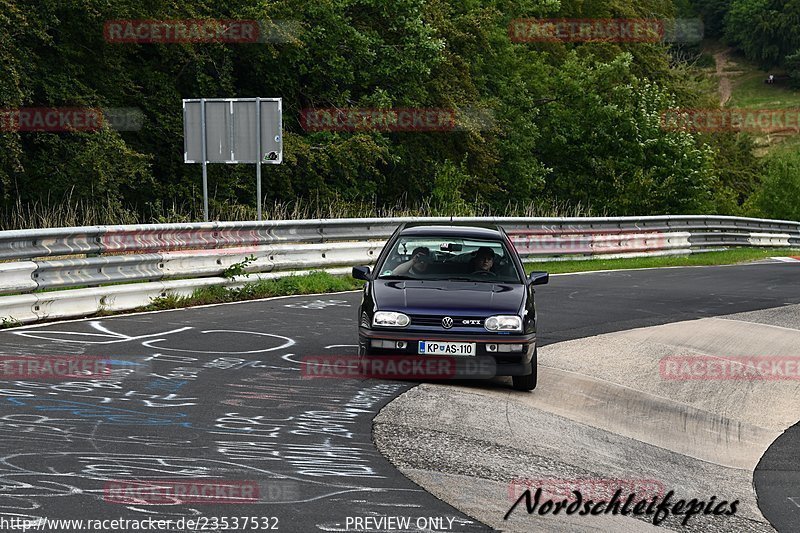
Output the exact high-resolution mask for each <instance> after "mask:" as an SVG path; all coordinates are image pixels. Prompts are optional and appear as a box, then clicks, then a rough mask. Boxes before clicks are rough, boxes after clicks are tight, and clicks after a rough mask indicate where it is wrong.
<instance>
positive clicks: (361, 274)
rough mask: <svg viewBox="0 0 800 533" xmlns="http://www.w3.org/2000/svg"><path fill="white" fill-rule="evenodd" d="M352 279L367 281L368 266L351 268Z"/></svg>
mask: <svg viewBox="0 0 800 533" xmlns="http://www.w3.org/2000/svg"><path fill="white" fill-rule="evenodd" d="M353 277H354V278H355V279H363V280H364V281H369V267H368V266H357V267H353Z"/></svg>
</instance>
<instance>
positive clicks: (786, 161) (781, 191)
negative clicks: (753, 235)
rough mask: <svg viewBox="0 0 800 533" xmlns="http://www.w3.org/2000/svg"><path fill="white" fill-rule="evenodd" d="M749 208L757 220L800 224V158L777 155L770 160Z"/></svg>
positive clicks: (789, 153)
mask: <svg viewBox="0 0 800 533" xmlns="http://www.w3.org/2000/svg"><path fill="white" fill-rule="evenodd" d="M748 207H749V209H748V211H749V213H750V214H751V215H753V216H762V217H766V218H777V219H782V220H800V154H798V153H796V152H777V153H775V154H773V155H771V156H769V158H768V159H767V160H766V165H765V167H764V179H763V181H762V183H761V187H760V188H759V189H758V190H757V191H756V192H755V194H753V196H752V198H751V199H750V202H748Z"/></svg>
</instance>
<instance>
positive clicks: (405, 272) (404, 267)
mask: <svg viewBox="0 0 800 533" xmlns="http://www.w3.org/2000/svg"><path fill="white" fill-rule="evenodd" d="M378 272H379V275H378V279H422V280H442V281H445V280H450V281H475V282H487V283H497V282H503V283H521V282H522V281H521V279H520V277H519V273H518V272H517V269H516V267H515V266H514V262H513V260H512V258H511V255H510V254H509V251H508V249H507V248H506V246H505V244H504V243H503V242H501V241H492V240H474V239H454V238H452V237H437V236H431V235H426V236H409V237H402V236H401V237H400V238H399V239H398V240H397V242H396V243H395V244H394V245H393V246H392V249H391V250H390V251H389V255H388V256H387V257H386V260H385V261H384V262H383V264H382V265H381V266H380V268H379V269H378Z"/></svg>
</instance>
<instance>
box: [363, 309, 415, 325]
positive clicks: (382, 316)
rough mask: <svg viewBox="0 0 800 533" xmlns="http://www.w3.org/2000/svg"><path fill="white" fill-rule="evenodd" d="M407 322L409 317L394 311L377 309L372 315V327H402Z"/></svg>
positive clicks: (409, 320)
mask: <svg viewBox="0 0 800 533" xmlns="http://www.w3.org/2000/svg"><path fill="white" fill-rule="evenodd" d="M409 322H411V319H410V318H408V316H406V315H404V314H403V313H395V312H394V311H377V312H376V313H375V315H374V316H373V317H372V325H373V327H374V326H383V327H392V328H404V327H406V326H407V325H408V324H409Z"/></svg>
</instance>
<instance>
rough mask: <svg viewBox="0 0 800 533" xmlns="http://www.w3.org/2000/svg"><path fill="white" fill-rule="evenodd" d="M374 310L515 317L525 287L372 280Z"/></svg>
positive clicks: (504, 284) (499, 284) (472, 283)
mask: <svg viewBox="0 0 800 533" xmlns="http://www.w3.org/2000/svg"><path fill="white" fill-rule="evenodd" d="M373 291H374V293H373V294H374V297H375V303H376V306H377V309H379V310H389V311H402V312H404V313H411V314H429V315H433V314H440V313H442V314H447V313H453V312H454V311H456V312H458V313H461V314H465V315H471V314H475V315H485V314H496V313H512V314H516V313H517V312H518V311H519V309H520V307H521V306H522V301H523V298H524V297H525V285H522V284H515V283H479V282H466V281H464V282H460V281H427V280H419V281H418V280H413V281H411V280H403V281H397V280H395V281H390V280H375V281H374V287H373Z"/></svg>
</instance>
